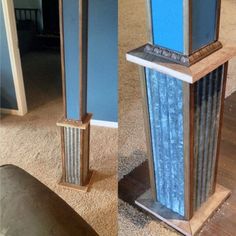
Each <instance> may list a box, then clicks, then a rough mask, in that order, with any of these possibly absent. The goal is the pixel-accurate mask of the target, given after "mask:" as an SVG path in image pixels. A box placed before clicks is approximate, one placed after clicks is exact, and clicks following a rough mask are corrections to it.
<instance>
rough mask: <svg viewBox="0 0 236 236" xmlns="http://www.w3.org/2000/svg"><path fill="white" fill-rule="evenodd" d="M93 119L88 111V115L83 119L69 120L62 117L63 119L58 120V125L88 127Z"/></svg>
mask: <svg viewBox="0 0 236 236" xmlns="http://www.w3.org/2000/svg"><path fill="white" fill-rule="evenodd" d="M91 119H92V114H91V113H88V114H87V115H86V116H84V119H83V120H82V121H81V120H78V121H77V120H68V119H65V118H61V120H59V121H58V122H57V126H61V127H71V128H79V129H86V128H87V127H88V126H89V124H90V121H91Z"/></svg>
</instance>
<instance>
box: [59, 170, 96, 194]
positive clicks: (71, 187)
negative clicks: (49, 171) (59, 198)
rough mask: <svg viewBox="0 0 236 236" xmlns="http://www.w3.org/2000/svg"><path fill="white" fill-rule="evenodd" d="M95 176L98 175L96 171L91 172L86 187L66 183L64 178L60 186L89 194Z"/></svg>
mask: <svg viewBox="0 0 236 236" xmlns="http://www.w3.org/2000/svg"><path fill="white" fill-rule="evenodd" d="M95 174H96V172H95V171H94V170H91V171H90V176H89V177H88V184H86V185H84V186H81V185H77V184H70V183H67V182H65V181H64V179H63V177H61V180H60V181H59V183H58V184H59V185H60V186H62V187H64V188H67V189H71V190H77V191H80V192H84V193H87V192H89V189H90V188H91V186H92V183H93V178H94V176H95Z"/></svg>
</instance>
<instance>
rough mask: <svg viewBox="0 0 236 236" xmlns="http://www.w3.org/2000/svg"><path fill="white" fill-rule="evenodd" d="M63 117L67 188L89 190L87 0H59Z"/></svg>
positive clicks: (63, 148) (65, 182)
mask: <svg viewBox="0 0 236 236" xmlns="http://www.w3.org/2000/svg"><path fill="white" fill-rule="evenodd" d="M60 29H61V58H62V63H61V64H62V79H63V101H64V117H63V118H62V119H61V120H60V121H59V122H58V123H57V125H58V126H60V127H61V142H62V179H61V182H60V184H62V185H64V186H66V187H72V188H77V189H79V190H84V191H87V189H88V184H89V181H90V179H91V174H92V173H91V172H90V171H89V140H90V138H89V136H90V120H91V117H92V115H91V114H89V113H87V54H88V45H87V42H88V40H87V38H88V1H87V0H70V1H67V0H60Z"/></svg>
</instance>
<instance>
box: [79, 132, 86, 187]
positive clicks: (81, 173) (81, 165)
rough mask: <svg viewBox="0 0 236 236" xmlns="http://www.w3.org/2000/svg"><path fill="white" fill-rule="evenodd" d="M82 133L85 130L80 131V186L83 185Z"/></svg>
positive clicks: (83, 156)
mask: <svg viewBox="0 0 236 236" xmlns="http://www.w3.org/2000/svg"><path fill="white" fill-rule="evenodd" d="M84 133H85V130H80V172H79V174H80V185H81V186H83V185H84V171H85V170H84V158H85V155H84Z"/></svg>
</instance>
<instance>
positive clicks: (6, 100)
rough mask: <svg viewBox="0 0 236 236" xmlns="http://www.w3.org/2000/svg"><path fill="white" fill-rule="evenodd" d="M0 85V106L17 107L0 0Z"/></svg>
mask: <svg viewBox="0 0 236 236" xmlns="http://www.w3.org/2000/svg"><path fill="white" fill-rule="evenodd" d="M0 87H1V91H0V93H1V101H0V103H1V105H0V107H1V108H8V109H18V107H17V101H16V94H15V87H14V82H13V76H12V69H11V62H10V56H9V50H8V43H7V36H6V29H5V24H4V17H3V9H2V1H0Z"/></svg>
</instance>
